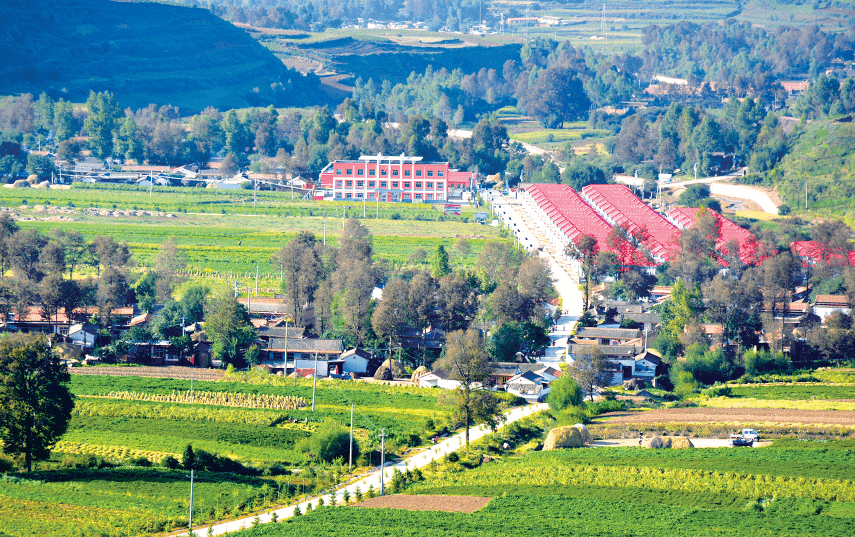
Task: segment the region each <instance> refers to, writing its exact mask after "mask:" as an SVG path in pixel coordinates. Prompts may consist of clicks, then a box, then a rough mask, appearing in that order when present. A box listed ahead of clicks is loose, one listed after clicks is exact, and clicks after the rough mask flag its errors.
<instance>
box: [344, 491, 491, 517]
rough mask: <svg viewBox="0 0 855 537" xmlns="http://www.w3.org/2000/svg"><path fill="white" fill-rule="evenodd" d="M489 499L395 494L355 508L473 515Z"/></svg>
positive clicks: (360, 504)
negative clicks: (384, 508)
mask: <svg viewBox="0 0 855 537" xmlns="http://www.w3.org/2000/svg"><path fill="white" fill-rule="evenodd" d="M489 501H490V498H484V497H482V496H428V495H425V496H417V495H413V496H409V495H406V494H395V495H392V496H379V497H377V498H371V499H369V500H365V501H364V502H362V503H358V504H356V507H389V508H390V509H406V510H408V511H445V512H447V513H474V512H475V511H477V510H479V509H481V508H483V507H484V506H485V505H487V502H489Z"/></svg>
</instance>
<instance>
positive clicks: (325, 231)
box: [324, 217, 327, 246]
mask: <svg viewBox="0 0 855 537" xmlns="http://www.w3.org/2000/svg"><path fill="white" fill-rule="evenodd" d="M326 245H327V219H326V217H324V246H326Z"/></svg>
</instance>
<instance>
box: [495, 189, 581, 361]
mask: <svg viewBox="0 0 855 537" xmlns="http://www.w3.org/2000/svg"><path fill="white" fill-rule="evenodd" d="M486 199H487V200H489V203H490V204H491V205H492V207H493V211H494V213H495V214H496V215H497V216H498V218H499V219H501V220H502V222H503V223H504V224H505V225H506V226H507V227H508V229H509V230H510V231H511V232H512V233H514V235H515V236H516V237H517V240H518V241H519V243H520V244H521V245H522V246H523V247H524V248H525V249H526V250H527V251H529V252H532V251H536V250H538V248H540V254H541V255H543V256H544V257H545V258H546V261H547V263H549V268H550V269H551V270H552V277H553V278H554V281H553V285H554V286H555V290H556V291H558V295H559V296H560V297H561V303H562V305H563V308H564V313H565V314H564V315H562V316H561V318H560V319H558V321H556V326H555V331H554V332H550V333H549V337H550V339H551V345H550V346H549V347H547V348H546V352H545V353H544V356H543V357H541V358H540V359H539V360H538V363H547V364H550V365H553V366H556V365H557V364H559V363H560V362H562V361H564V353H565V351H566V350H567V339H568V338H569V337H570V334H571V333H572V330H573V326H574V325H575V324H576V321H577V320H578V319H579V316H580V315H581V314H582V305H583V300H582V291H581V290H580V289H579V283H578V282H577V281H576V279H575V278H574V277H573V276H572V275H571V271H570V267H569V265H568V264H567V263H566V262H565V261H564V260H563V255H562V254H561V252H557V251H555V250H554V248H553V245H552V244H551V243H550V242H549V241H548V240H546V238H545V237H544V236H543V234H542V233H541V232H540V230H539V229H538V228H537V226H536V223H535V221H534V219H533V218H531V216H530V215H529V214H528V213H527V212H526V211H525V207H524V206H523V205H522V204H520V203H519V201H518V200H517V199H516V198H515V197H514V196H512V195H508V196H503V195H502V194H500V193H499V192H497V191H495V190H489V191H487V192H486Z"/></svg>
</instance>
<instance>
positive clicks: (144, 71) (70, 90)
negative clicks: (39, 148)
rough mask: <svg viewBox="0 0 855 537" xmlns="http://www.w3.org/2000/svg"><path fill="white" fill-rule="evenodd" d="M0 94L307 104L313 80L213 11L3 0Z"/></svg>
mask: <svg viewBox="0 0 855 537" xmlns="http://www.w3.org/2000/svg"><path fill="white" fill-rule="evenodd" d="M0 20H4V21H7V22H9V21H15V24H7V25H6V28H5V29H4V31H3V32H2V34H0V93H2V94H14V93H26V92H32V93H36V94H38V93H41V92H42V91H46V92H48V93H49V94H52V95H53V96H54V97H56V98H58V97H63V98H65V99H67V100H71V101H84V100H86V97H87V96H88V95H89V91H90V90H95V91H110V92H113V93H115V94H116V95H117V96H118V97H119V98H120V99H121V101H122V103H124V104H126V105H130V106H133V107H140V106H146V105H147V104H149V103H151V102H154V103H156V104H158V105H165V104H172V105H175V106H180V107H182V108H186V109H191V110H202V109H204V108H205V107H207V106H214V107H217V108H232V107H244V106H248V105H256V106H257V105H262V104H263V105H267V104H271V103H274V104H277V105H299V104H303V103H304V102H305V101H306V100H307V97H308V96H309V95H311V94H312V93H313V86H312V80H310V79H307V78H306V77H303V76H301V75H300V74H299V73H297V72H295V71H289V70H288V69H287V68H286V67H285V66H284V65H283V64H282V63H281V62H280V61H279V60H278V59H277V58H276V57H275V56H273V54H272V53H270V52H269V51H268V50H267V49H265V48H264V47H263V46H261V45H260V44H259V43H258V42H256V41H255V40H254V39H252V38H251V37H250V36H249V35H248V34H246V32H244V31H243V30H240V29H238V28H236V27H234V26H233V25H231V24H229V23H227V22H225V21H223V20H222V19H220V18H218V17H216V16H215V15H213V14H212V13H211V12H210V11H208V10H205V9H194V8H185V7H178V6H173V5H165V4H158V3H147V2H144V3H136V2H112V1H109V0H77V1H75V2H64V1H61V0H6V1H4V2H0Z"/></svg>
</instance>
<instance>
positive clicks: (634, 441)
mask: <svg viewBox="0 0 855 537" xmlns="http://www.w3.org/2000/svg"><path fill="white" fill-rule="evenodd" d="M689 440H691V441H692V445H694V446H695V447H696V448H720V447H730V440H727V439H722V438H689ZM771 444H772V442H755V443H754V447H766V446H769V445H771ZM590 446H591V447H634V446H638V438H617V439H611V440H597V441H595V442H591V444H590Z"/></svg>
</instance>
